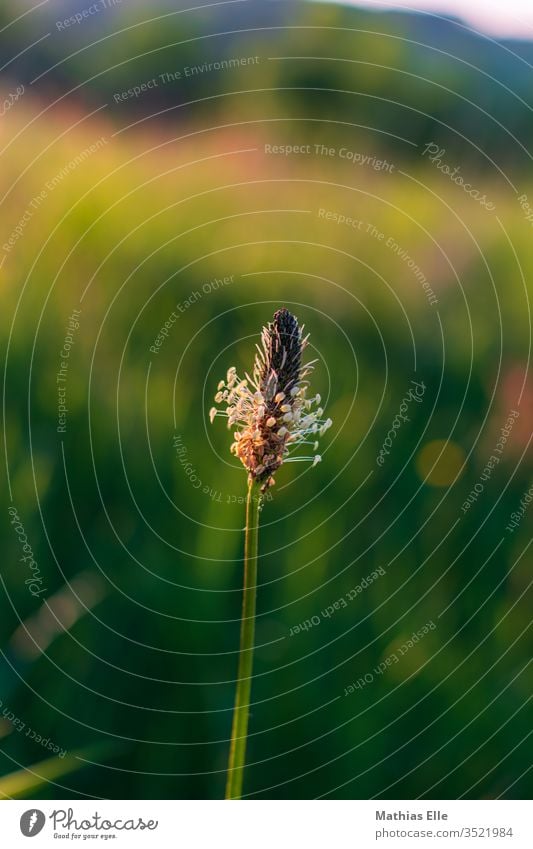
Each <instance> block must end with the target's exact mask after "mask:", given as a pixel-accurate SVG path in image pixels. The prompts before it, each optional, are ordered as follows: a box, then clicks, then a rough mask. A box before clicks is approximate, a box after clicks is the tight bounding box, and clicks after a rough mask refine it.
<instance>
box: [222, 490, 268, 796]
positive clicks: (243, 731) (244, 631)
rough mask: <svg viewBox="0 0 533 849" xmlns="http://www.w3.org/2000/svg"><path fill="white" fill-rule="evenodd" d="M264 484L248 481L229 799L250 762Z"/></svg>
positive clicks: (238, 789)
mask: <svg viewBox="0 0 533 849" xmlns="http://www.w3.org/2000/svg"><path fill="white" fill-rule="evenodd" d="M260 490H261V487H260V484H258V483H257V482H256V481H254V480H253V479H250V481H249V483H248V496H247V498H246V527H245V537H244V589H243V596H242V621H241V645H240V649H239V669H238V673H237V693H236V696H235V708H234V711H233V726H232V729H231V742H230V752H229V763H228V777H227V783H226V799H240V798H241V796H242V782H243V776H244V766H245V761H246V741H247V737H248V717H249V713H250V691H251V688H252V667H253V657H254V635H255V600H256V595H257V550H258V539H259V506H260V501H261V491H260Z"/></svg>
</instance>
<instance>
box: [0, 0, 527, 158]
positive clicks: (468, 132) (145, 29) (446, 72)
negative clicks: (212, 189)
mask: <svg viewBox="0 0 533 849" xmlns="http://www.w3.org/2000/svg"><path fill="white" fill-rule="evenodd" d="M115 2H116V0H115ZM205 5H206V6H207V7H208V8H205V9H202V8H201V6H200V7H199V9H198V10H197V11H187V12H186V13H183V10H184V9H187V8H188V4H186V3H184V2H180V3H177V4H176V3H172V4H165V3H155V4H152V6H151V9H152V10H153V15H151V16H150V17H149V18H148V20H147V15H146V9H145V4H141V3H135V2H127V0H123V2H121V3H118V2H117V3H116V5H113V4H112V3H111V2H109V6H108V7H107V8H106V9H105V10H104V11H103V12H100V13H99V14H95V15H91V16H89V17H88V18H87V19H83V21H82V22H81V23H79V24H76V23H75V24H74V25H72V24H70V25H69V26H68V27H65V25H64V24H62V23H61V21H64V19H66V18H68V17H69V16H72V15H74V14H76V12H80V10H83V9H86V8H87V6H88V4H87V3H84V2H83V0H81V2H77V3H74V2H55V3H47V4H46V6H44V7H42V8H41V9H38V10H37V11H36V12H35V13H33V14H31V15H26V16H23V17H20V19H19V20H17V21H16V22H15V23H12V24H11V25H10V26H9V27H8V28H7V29H5V28H4V29H3V31H2V33H1V34H0V59H1V61H2V65H3V66H4V74H5V75H6V79H10V78H11V80H12V83H16V82H21V81H22V82H23V83H24V84H25V85H28V84H29V83H30V82H31V81H32V80H35V79H36V78H38V83H39V93H40V96H43V95H45V96H46V97H47V98H48V99H49V100H53V99H55V98H56V97H57V96H58V95H60V96H61V97H62V98H66V102H67V103H70V102H71V100H72V99H83V100H85V101H87V102H88V103H90V104H92V105H93V106H94V107H98V106H101V105H102V104H103V103H108V104H111V105H114V104H113V96H114V94H116V93H117V92H120V91H125V90H127V89H129V88H130V87H132V86H136V85H140V84H142V83H143V82H146V81H149V80H150V79H152V78H154V77H155V78H157V77H158V76H159V75H160V74H165V73H169V72H171V73H175V72H176V71H178V70H181V71H182V72H183V70H184V69H185V68H186V67H193V68H197V67H198V66H200V67H201V66H203V65H205V64H209V63H213V62H217V61H222V60H224V59H228V58H231V57H236V56H237V57H239V56H252V55H257V56H259V57H260V62H259V64H258V65H257V66H250V67H247V68H246V71H247V73H246V75H244V76H243V77H242V78H240V77H239V72H238V71H235V70H229V71H226V72H225V73H222V74H221V73H218V74H217V73H213V72H211V73H209V72H196V73H193V74H191V75H190V76H189V77H187V78H185V77H184V76H183V77H182V79H181V81H180V82H179V83H178V84H170V85H168V84H167V85H159V86H158V87H157V88H153V89H152V90H151V91H150V92H149V97H146V96H145V95H144V96H141V97H136V98H129V99H126V100H124V101H121V103H120V105H119V109H120V114H123V113H129V112H134V113H135V114H137V115H145V114H151V113H153V112H154V111H157V110H160V109H163V110H170V111H169V112H166V113H165V115H164V117H165V118H166V119H167V120H178V121H183V120H184V114H185V111H186V112H187V115H188V116H194V115H196V114H198V113H199V112H201V111H202V110H203V109H205V108H209V112H210V114H211V115H212V116H213V117H215V118H216V117H217V116H218V115H220V114H224V112H225V110H226V109H228V108H230V109H231V103H232V102H233V100H234V98H235V97H236V96H237V95H236V94H234V92H237V91H242V89H243V88H244V90H246V91H248V92H250V93H251V94H250V95H249V97H248V103H247V107H246V108H247V110H249V111H250V113H251V114H254V112H261V111H262V110H264V109H265V107H266V106H267V104H268V103H269V102H270V100H271V92H272V91H273V90H276V91H277V95H276V103H275V105H276V109H277V112H278V113H280V112H281V113H284V114H287V115H302V116H305V115H306V114H307V113H308V112H309V109H310V107H311V104H312V111H313V114H314V115H315V116H316V115H320V116H321V117H322V118H325V119H331V118H338V117H339V116H342V117H343V119H344V120H347V121H353V122H356V123H357V124H363V125H369V124H370V125H372V126H374V127H375V128H376V129H378V130H379V131H380V132H381V133H383V134H384V135H383V142H384V144H388V145H389V146H390V147H395V146H396V138H397V137H398V136H399V137H401V138H406V139H408V140H409V141H410V142H411V143H414V144H417V145H421V144H424V143H426V142H427V141H428V140H431V139H433V138H434V137H437V138H438V139H439V140H440V142H441V144H442V145H443V146H444V147H447V148H453V149H455V150H460V152H461V155H462V157H463V158H467V159H469V160H471V161H475V162H476V164H477V165H478V166H480V167H485V168H486V167H488V166H489V165H490V161H489V160H490V159H493V160H494V162H495V163H496V165H497V166H500V167H502V168H508V167H512V168H513V169H515V168H519V169H520V168H524V167H529V166H530V152H528V151H529V142H530V138H531V134H532V131H533V117H532V116H533V112H532V109H531V107H532V105H533V104H532V97H531V67H532V63H533V45H532V44H531V43H530V42H528V41H524V42H520V41H519V40H507V41H506V40H501V41H497V40H494V39H492V38H489V37H488V36H485V35H482V34H477V33H475V32H473V31H472V30H469V29H468V28H467V27H466V26H465V25H463V24H461V23H460V22H458V21H453V20H445V19H442V18H437V17H436V16H431V15H427V14H421V13H419V14H417V13H396V12H394V13H393V12H373V11H368V10H362V9H357V8H354V7H345V6H340V5H339V6H337V5H335V4H330V3H328V4H322V5H321V4H316V3H307V2H299V3H295V2H292V0H284V2H279V0H257V2H256V0H246V2H231V3H230V2H227V3H220V4H214V5H213V4H205ZM18 9H19V7H18V6H13V5H11V6H10V3H9V2H7V3H6V4H4V5H3V7H2V10H0V25H1V24H2V21H3V26H4V27H5V24H6V23H7V22H9V21H13V19H14V18H15V17H16V14H17V13H18V12H17V10H18ZM58 27H61V29H58ZM44 34H48V35H46V36H45V37H43V36H44ZM36 41H38V43H37V44H35V45H34V46H33V47H32V48H31V50H28V45H29V44H33V43H34V42H36ZM13 57H18V58H17V59H16V61H13ZM8 63H9V64H8ZM237 80H239V85H236V82H237ZM241 83H242V85H241ZM67 92H71V94H67ZM205 99H207V102H206V101H205ZM198 101H203V102H200V103H198ZM511 151H512V153H511ZM403 154H404V155H405V156H406V157H409V156H410V155H412V150H411V148H410V147H409V146H407V147H406V148H405V149H404V150H403Z"/></svg>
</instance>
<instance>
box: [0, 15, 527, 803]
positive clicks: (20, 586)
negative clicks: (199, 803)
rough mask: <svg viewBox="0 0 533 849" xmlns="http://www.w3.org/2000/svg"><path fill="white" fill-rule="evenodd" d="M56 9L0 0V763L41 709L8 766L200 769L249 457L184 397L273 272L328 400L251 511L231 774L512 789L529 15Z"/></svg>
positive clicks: (517, 756)
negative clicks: (470, 17) (513, 35)
mask: <svg viewBox="0 0 533 849" xmlns="http://www.w3.org/2000/svg"><path fill="white" fill-rule="evenodd" d="M81 8H83V4H77V6H75V5H74V4H66V3H62V4H51V5H50V7H47V8H46V9H41V10H38V12H36V13H34V14H31V15H27V16H25V17H23V18H21V19H20V20H15V19H16V18H17V16H18V14H19V11H18V7H17V10H15V8H14V7H9V6H7V7H3V10H2V12H1V13H0V16H2V17H3V20H1V18H0V23H1V25H2V27H4V29H3V31H2V33H1V34H0V39H1V40H0V50H1V56H2V60H3V61H2V65H6V63H7V65H6V67H5V68H4V70H3V71H2V79H1V85H2V91H3V95H4V97H7V96H8V95H9V93H12V92H14V91H15V89H16V86H17V85H20V84H22V85H23V86H24V92H23V94H22V96H20V97H19V98H18V99H16V101H15V102H13V104H12V105H10V106H9V108H7V109H5V111H4V114H3V116H2V118H1V121H2V123H1V124H0V132H1V144H2V169H1V171H0V183H1V193H2V240H1V242H2V257H3V264H2V266H1V271H0V274H1V277H2V285H1V289H0V298H1V314H2V323H1V330H0V333H1V342H2V352H3V360H4V361H5V371H4V448H3V450H2V463H3V466H4V469H5V471H6V473H7V474H6V485H5V486H3V487H2V491H1V497H2V502H3V504H2V512H3V516H4V519H3V524H2V571H1V577H2V602H1V616H0V645H1V647H2V660H1V665H0V700H1V702H2V704H1V705H0V712H1V716H0V737H1V738H2V739H1V740H0V745H1V748H0V770H1V773H2V774H3V775H4V776H7V775H9V774H11V773H12V772H13V771H15V770H17V769H20V768H25V767H29V766H30V765H33V764H35V763H37V762H39V761H42V760H43V759H44V758H46V757H49V756H50V757H51V756H52V754H53V752H52V745H56V746H58V747H59V748H60V749H61V751H62V752H66V753H68V755H67V756H62V757H61V758H59V759H56V761H55V764H56V766H58V772H57V774H55V775H54V776H53V777H51V776H50V775H48V774H46V770H44V769H43V768H35V770H33V773H34V779H33V784H32V785H31V787H30V786H29V785H28V787H27V788H26V791H24V789H22V790H21V791H20V792H27V793H30V795H32V796H33V797H36V796H42V797H43V798H65V797H67V798H77V797H79V798H84V797H87V796H97V797H106V798H107V797H111V798H173V797H178V798H220V797H222V795H223V787H224V770H225V765H226V759H227V750H228V737H229V731H230V725H231V709H232V705H233V698H234V681H235V674H236V666H237V656H236V650H237V647H238V632H239V614H240V602H241V582H242V565H241V556H242V545H243V540H242V530H241V529H242V527H243V505H242V498H243V497H244V495H245V487H246V482H245V474H244V472H243V470H242V468H238V467H237V466H236V464H235V463H234V462H233V458H232V457H231V456H230V454H229V444H230V441H231V437H230V434H228V432H227V431H226V430H225V428H224V426H223V425H222V424H221V423H220V421H217V422H216V426H214V427H211V426H210V425H209V421H208V411H209V408H210V407H211V405H212V398H213V395H214V393H215V391H216V385H217V383H218V381H219V379H220V378H221V377H222V376H223V375H224V374H225V372H226V369H227V368H228V367H229V366H230V365H236V366H237V367H238V369H239V370H241V371H244V370H245V369H249V368H250V367H251V362H252V358H253V354H254V344H255V342H256V341H257V339H258V335H259V332H260V329H261V327H262V325H263V324H265V323H266V322H267V321H268V320H269V318H270V317H271V315H272V313H273V312H274V311H275V309H277V308H278V307H279V306H281V305H285V306H287V307H288V308H289V309H291V310H292V311H293V312H295V314H296V315H297V316H298V318H299V320H300V321H301V322H304V323H305V325H306V328H307V330H308V331H309V332H310V333H311V344H312V346H313V347H314V349H315V351H316V353H315V354H314V355H315V356H317V357H318V359H319V362H318V365H317V368H316V372H315V378H314V384H313V385H314V386H316V389H317V391H319V392H320V393H321V394H322V396H323V398H324V399H325V406H326V410H327V414H328V415H329V416H331V417H332V419H333V420H334V425H333V428H332V429H331V430H330V431H329V432H328V434H327V436H326V437H325V438H324V440H323V443H322V446H321V447H322V450H323V462H322V463H321V464H320V465H318V467H317V468H315V469H313V470H310V469H309V468H308V467H306V466H303V465H294V466H289V465H288V466H286V467H284V468H282V469H281V471H280V472H279V473H278V476H277V478H278V479H277V485H276V487H275V492H273V497H272V500H271V501H269V502H268V503H267V504H266V505H265V508H264V510H263V514H262V522H263V529H262V535H261V552H262V553H261V561H260V584H261V585H260V588H259V595H258V621H257V651H256V665H255V678H254V684H253V694H252V698H253V702H254V704H253V708H252V715H251V722H250V733H251V736H250V742H249V757H248V760H249V764H250V765H249V767H248V769H247V773H246V780H245V781H246V784H245V788H246V793H247V794H249V796H250V797H251V798H296V799H299V798H315V797H318V796H328V797H329V798H370V797H373V796H375V795H378V796H382V797H385V798H387V797H388V798H406V799H409V798H416V797H420V796H424V795H425V796H428V797H432V798H456V797H458V796H462V795H465V796H466V797H468V798H485V797H491V798H492V797H496V796H499V795H500V794H503V795H504V796H505V797H508V798H527V797H528V796H529V794H531V792H532V785H531V782H532V778H531V776H532V773H531V772H530V771H528V770H529V769H530V766H531V754H530V753H531V748H530V745H528V735H529V734H530V733H531V709H530V699H531V683H532V676H531V670H530V668H529V664H530V660H531V635H530V632H529V630H528V629H529V626H530V624H531V600H532V595H531V588H530V573H531V553H530V549H529V548H528V546H529V544H530V541H531V508H529V510H530V512H529V514H528V512H527V510H525V511H524V516H523V518H522V519H521V521H520V522H519V523H518V526H517V527H516V528H513V530H512V531H510V530H507V529H506V527H507V526H508V524H509V522H510V521H511V514H513V513H514V512H516V511H517V510H519V508H520V502H521V499H523V497H524V494H525V493H526V492H527V491H528V488H529V487H530V485H531V454H530V453H529V454H528V453H527V452H528V446H529V442H530V439H531V411H532V406H533V389H532V385H531V382H530V378H529V376H528V362H529V354H530V309H529V305H530V298H531V294H532V286H531V272H532V266H533V259H532V254H531V225H530V223H529V222H528V221H527V220H526V212H525V211H524V208H523V205H522V206H521V203H520V201H519V197H521V196H523V195H526V196H529V197H533V179H532V171H531V161H530V160H531V154H530V151H529V146H530V138H531V114H532V112H531V67H530V65H529V60H530V59H531V57H532V56H533V48H532V47H531V45H530V44H529V43H527V42H524V43H520V42H516V43H510V42H505V43H504V42H502V43H500V44H498V43H495V42H493V41H490V40H488V39H485V38H483V37H482V36H479V35H476V34H474V33H468V32H466V31H465V30H464V29H461V28H460V27H458V26H457V25H456V24H454V23H453V22H444V21H442V20H441V21H439V20H436V19H434V18H429V17H427V16H421V15H419V16H417V15H414V14H413V15H398V14H379V15H376V14H372V13H370V12H362V11H360V10H357V9H350V8H344V7H340V6H336V5H334V4H327V5H321V4H314V3H298V4H293V3H283V4H281V3H261V4H259V3H243V4H222V5H221V6H220V7H219V8H216V9H210V10H207V9H204V10H199V11H196V12H188V13H185V12H183V10H182V9H181V6H180V8H179V10H178V11H177V12H176V9H177V7H176V6H175V7H174V9H173V10H172V9H170V10H169V7H164V6H161V7H160V8H159V7H157V6H154V9H153V10H150V11H151V12H152V11H153V16H151V17H153V19H152V20H150V22H148V23H143V20H144V19H146V18H147V17H148V15H147V14H146V10H144V11H143V9H142V8H141V7H140V6H137V5H136V4H130V5H128V6H126V4H125V3H124V4H122V6H120V8H118V7H117V9H114V10H108V11H106V12H105V13H102V14H101V15H99V16H96V15H95V16H94V20H93V19H91V20H87V21H85V20H84V21H83V22H82V23H80V24H75V25H72V26H70V28H68V29H67V30H66V31H63V30H60V29H58V27H57V25H56V24H57V21H58V20H61V19H64V18H67V17H68V16H69V15H70V14H73V10H75V9H81ZM6 27H7V29H6ZM45 33H50V35H49V36H46V37H44V34H45ZM41 38H42V40H41V41H39V43H38V44H36V45H35V46H34V47H33V48H32V49H27V50H25V48H27V47H28V45H30V44H32V43H33V42H35V41H37V40H38V39H41ZM24 51H25V52H24ZM250 57H258V58H257V61H255V60H254V61H253V62H252V61H251V59H250V61H248V59H249V58H250ZM231 58H238V59H242V58H244V59H247V61H246V63H243V64H239V65H238V66H237V67H235V66H232V67H225V66H223V67H220V68H218V69H216V68H212V69H211V70H205V69H204V71H201V72H200V71H198V72H196V73H193V74H192V75H189V76H188V75H187V74H186V72H185V68H191V67H192V68H194V67H198V66H202V65H205V64H207V65H209V63H216V62H222V61H226V62H227V61H228V60H229V59H231ZM176 71H180V73H181V76H180V77H179V78H176V79H175V80H173V81H171V82H165V83H163V82H162V80H161V77H160V76H159V75H160V74H163V75H164V74H169V73H172V74H176ZM153 79H155V80H156V84H154V85H153V86H152V87H151V88H146V89H145V90H144V91H141V93H140V94H139V95H138V96H135V95H132V96H126V97H125V98H124V99H122V100H120V99H119V100H117V99H116V97H115V95H117V94H121V93H124V92H127V90H128V89H131V88H133V87H134V86H141V85H142V84H143V83H146V82H147V81H149V80H153ZM32 81H33V82H32ZM98 140H100V142H99V143H98ZM97 143H98V144H97ZM95 144H97V147H96V149H94V150H91V149H90V148H91V145H95ZM428 144H434V145H436V146H437V148H438V149H440V150H442V151H443V152H442V153H441V154H440V159H441V164H447V165H448V166H449V168H450V169H451V171H452V172H453V169H454V168H457V169H460V172H459V171H458V172H456V173H461V174H462V175H463V177H464V179H465V181H466V182H468V183H469V184H471V185H472V186H473V187H474V188H475V189H476V190H479V193H480V194H481V195H486V197H487V199H488V201H489V202H490V203H492V204H493V205H494V210H492V211H489V210H487V209H486V208H485V207H484V206H483V205H482V204H480V203H479V202H478V201H477V200H476V199H475V197H472V196H471V195H469V194H467V193H466V192H465V191H464V190H463V188H461V186H459V185H457V184H456V183H454V182H452V180H451V179H450V177H449V176H447V175H446V174H445V173H443V171H442V170H439V168H438V167H437V164H438V163H436V162H431V161H430V159H429V157H428V155H427V154H426V155H424V149H425V147H426V145H428ZM275 145H278V146H280V145H285V146H287V145H289V146H295V145H298V146H300V150H301V151H302V152H299V153H297V152H292V153H289V154H287V155H286V154H285V153H281V152H277V153H276V152H271V151H272V147H271V146H275ZM315 145H319V146H322V145H324V146H325V148H327V150H328V152H324V150H323V148H322V147H320V148H319V152H317V149H316V148H315ZM88 151H89V152H88ZM269 151H270V152H269ZM331 151H333V152H331ZM342 151H345V152H353V153H355V154H357V156H356V157H355V160H356V161H355V163H354V162H353V161H351V160H350V159H348V158H347V157H346V153H343V152H342ZM358 157H359V158H358ZM361 157H366V159H365V160H364V162H365V163H367V164H361V162H362V159H361ZM384 161H386V164H383V162H384ZM379 162H381V163H382V165H381V166H380V167H378V165H377V164H376V163H379ZM327 212H329V213H332V214H331V215H330V216H329V218H327V217H326V213H327ZM335 216H336V217H335ZM339 216H345V217H347V218H350V219H354V220H355V221H356V222H358V223H356V224H355V225H353V224H352V223H351V222H350V224H346V223H339ZM17 226H19V229H20V237H13V234H14V233H15V232H16V228H17ZM10 237H13V238H14V242H13V244H9V239H10ZM6 245H7V248H6ZM395 246H396V247H395ZM1 261H2V260H1V259H0V262H1ZM421 275H422V276H421ZM224 278H229V281H228V280H227V281H226V282H224ZM423 280H427V281H428V282H427V286H429V287H430V288H431V290H432V292H433V293H434V299H433V300H431V301H430V298H429V297H428V294H427V288H424V286H423ZM217 281H219V282H217ZM220 281H223V282H222V283H220ZM73 310H81V312H80V315H79V318H78V321H79V327H78V328H75V329H74V331H73V334H72V336H73V341H72V347H71V349H70V357H69V359H68V367H67V370H66V372H67V377H66V383H65V384H58V382H57V375H58V372H59V370H60V367H61V361H62V357H61V355H60V352H61V350H62V347H63V344H64V340H65V337H66V335H67V333H68V325H69V317H70V316H71V315H72V314H73ZM173 311H175V312H176V311H177V313H178V319H177V321H175V322H174V324H172V326H171V327H170V328H169V329H168V336H166V337H165V339H164V341H163V343H162V344H161V345H160V346H159V347H158V348H157V353H154V352H153V351H151V350H150V348H151V347H152V346H155V344H156V343H155V340H156V338H157V337H158V334H159V333H160V330H161V328H162V327H164V325H165V322H166V321H167V320H168V318H169V316H170V314H171V313H172V312H173ZM412 380H416V381H418V382H423V383H424V386H425V392H424V396H423V400H422V402H421V403H414V402H413V403H411V404H410V406H409V417H410V421H409V422H405V423H403V424H402V426H401V428H400V429H399V430H398V432H397V436H396V437H395V438H394V441H393V443H392V447H391V449H390V456H388V457H387V459H386V462H385V463H384V464H383V465H382V466H379V465H378V464H377V463H376V458H377V456H378V452H379V450H380V448H381V447H382V446H383V444H384V441H385V439H386V438H387V434H388V432H389V430H390V428H391V427H392V422H393V420H394V417H395V416H396V415H397V413H398V412H399V409H400V405H401V403H402V399H403V398H404V397H405V395H406V393H408V391H409V387H410V386H411V385H412V384H411V383H410V382H411V381H412ZM60 385H62V386H64V387H65V389H66V398H67V404H66V406H67V407H68V412H67V414H66V419H65V422H66V424H65V432H64V433H62V432H58V430H57V428H58V423H59V420H58V387H59V386H60ZM513 410H514V411H517V412H518V413H519V414H520V415H519V417H518V418H517V419H516V420H515V423H514V424H513V426H512V429H511V431H510V433H509V435H508V438H506V441H505V446H504V447H503V449H502V451H501V454H498V460H499V462H498V463H497V464H495V467H494V469H493V470H491V472H490V474H488V475H487V473H486V466H487V463H488V462H489V460H490V458H491V456H494V454H495V446H497V444H498V441H499V439H500V436H501V429H502V428H504V427H505V425H506V422H507V420H508V417H509V415H510V414H511V411H513ZM442 441H445V442H444V443H443V442H442ZM443 445H444V448H442V446H443ZM177 448H178V449H179V450H177ZM441 448H442V451H441ZM435 452H436V453H435ZM188 464H189V465H188ZM483 474H485V479H484V480H483V479H482V477H481V476H482V475H483ZM481 481H482V482H483V491H482V492H481V493H480V494H478V497H477V498H476V499H475V500H474V503H473V504H472V506H471V507H470V508H469V509H468V510H465V511H463V509H462V505H463V504H464V502H465V501H466V499H467V498H468V495H469V493H471V491H472V490H473V489H474V487H476V485H478V487H479V484H480V482H481ZM239 502H241V503H239ZM10 507H14V508H15V509H16V510H17V511H18V516H19V517H20V522H21V524H22V526H23V528H24V532H25V534H26V536H27V539H28V544H29V545H31V548H32V552H33V555H34V558H35V561H36V562H37V563H38V565H39V569H40V575H41V578H42V583H41V584H40V587H41V588H42V589H43V592H42V593H41V594H39V595H38V596H37V597H34V596H32V594H31V592H30V591H29V589H28V584H26V583H25V580H26V579H27V578H28V576H29V575H30V574H31V573H30V570H29V569H28V566H27V562H23V561H21V560H20V558H21V556H22V553H23V552H22V550H21V546H20V543H19V540H18V538H17V534H16V532H15V530H14V527H13V526H12V524H10V523H11V515H10V514H8V508H10ZM378 567H381V569H382V570H384V572H385V574H384V575H381V576H380V577H379V579H377V580H375V581H373V582H372V583H371V585H370V586H368V587H367V588H366V589H364V591H362V592H360V593H358V594H357V596H356V598H355V599H354V600H353V601H351V602H350V603H349V604H348V605H347V606H346V607H345V608H341V609H339V610H336V611H335V613H334V615H332V616H330V617H329V618H328V616H327V615H322V613H321V611H323V610H325V609H327V608H328V606H330V605H332V604H334V602H335V601H336V600H337V599H339V598H341V597H346V594H347V593H349V592H350V591H351V590H352V589H353V588H354V587H357V586H358V585H359V584H360V582H361V580H362V579H364V578H365V577H367V576H368V575H370V574H371V573H372V572H373V571H374V570H376V569H378ZM313 617H315V621H316V618H319V624H315V625H313V627H311V628H308V630H306V631H305V630H304V631H303V632H300V633H298V634H294V635H293V636H291V629H292V628H294V626H296V625H298V624H299V623H302V622H305V621H306V620H310V619H311V620H312V619H313ZM429 622H432V623H435V626H436V627H435V628H434V629H432V630H430V632H429V633H428V634H426V635H425V636H424V637H423V639H420V640H419V642H417V643H416V645H414V646H413V647H412V648H410V649H409V651H407V652H406V653H405V654H403V655H402V656H401V658H400V660H399V662H398V663H396V664H393V665H390V666H389V667H387V669H386V671H385V672H384V673H383V674H379V673H375V672H374V670H376V668H379V664H380V663H382V662H385V661H386V660H387V658H390V657H391V655H393V654H394V653H395V652H397V651H398V649H399V647H401V646H402V645H403V644H404V643H405V641H406V640H408V639H409V638H410V637H411V635H412V634H413V632H416V631H418V630H419V629H421V628H423V626H425V625H426V624H427V623H429ZM365 675H367V676H368V677H367V682H366V683H365V685H364V686H362V687H360V688H358V689H356V690H355V692H353V693H350V694H349V695H345V688H348V686H349V685H350V684H352V683H353V682H356V681H357V680H358V679H360V678H361V677H362V678H364V676H365ZM369 678H370V679H372V680H371V681H370V680H368V679H369ZM23 726H24V727H23ZM28 729H30V731H28ZM31 732H33V733H31ZM36 735H39V737H40V738H42V740H41V742H38V741H36ZM43 741H50V746H49V747H48V748H47V744H46V742H44V743H43ZM102 746H103V747H104V748H102ZM71 756H73V758H71ZM58 762H59V763H58ZM61 763H62V764H63V767H61ZM39 776H43V778H44V779H48V780H42V781H41V780H39ZM0 781H1V779H0ZM0 792H2V793H3V794H4V795H11V794H12V790H11V787H10V786H9V785H8V784H6V783H4V784H1V783H0Z"/></svg>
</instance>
